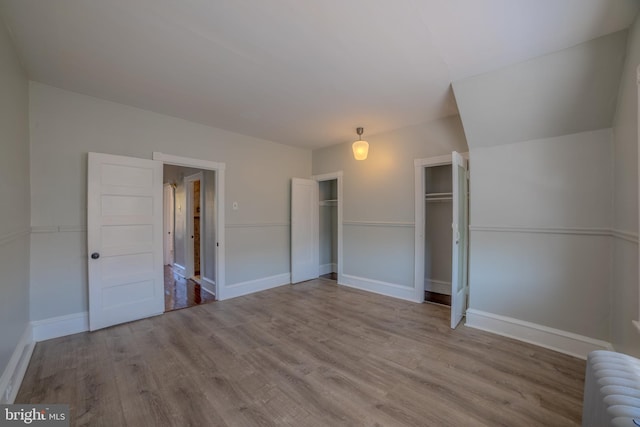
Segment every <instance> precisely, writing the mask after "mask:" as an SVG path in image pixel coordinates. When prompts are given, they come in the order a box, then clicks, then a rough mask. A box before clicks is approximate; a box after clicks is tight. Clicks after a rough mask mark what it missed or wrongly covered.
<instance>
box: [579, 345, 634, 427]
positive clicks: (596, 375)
mask: <svg viewBox="0 0 640 427" xmlns="http://www.w3.org/2000/svg"><path fill="white" fill-rule="evenodd" d="M582 426H583V427H606V426H615V427H638V426H640V360H639V359H636V358H635V357H631V356H627V355H625V354H621V353H615V352H612V351H605V350H597V351H593V352H591V353H589V356H588V357H587V371H586V378H585V383H584V402H583V408H582Z"/></svg>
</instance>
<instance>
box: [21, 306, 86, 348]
mask: <svg viewBox="0 0 640 427" xmlns="http://www.w3.org/2000/svg"><path fill="white" fill-rule="evenodd" d="M31 326H32V330H33V340H34V341H35V342H39V341H45V340H50V339H52V338H58V337H64V336H66V335H72V334H77V333H79V332H85V331H88V330H89V313H87V312H86V311H83V312H82V313H74V314H68V315H66V316H59V317H52V318H49V319H43V320H35V321H33V322H31Z"/></svg>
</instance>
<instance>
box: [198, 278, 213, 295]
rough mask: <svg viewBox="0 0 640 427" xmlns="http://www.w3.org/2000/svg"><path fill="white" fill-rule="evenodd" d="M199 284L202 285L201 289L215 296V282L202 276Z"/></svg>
mask: <svg viewBox="0 0 640 427" xmlns="http://www.w3.org/2000/svg"><path fill="white" fill-rule="evenodd" d="M200 286H202V289H204V290H205V291H207V292H209V293H210V294H211V295H213V296H216V282H214V281H213V280H211V279H207V278H206V277H203V278H202V283H201V284H200Z"/></svg>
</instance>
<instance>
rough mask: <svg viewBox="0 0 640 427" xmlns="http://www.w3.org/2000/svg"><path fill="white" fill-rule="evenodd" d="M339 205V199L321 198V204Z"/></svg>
mask: <svg viewBox="0 0 640 427" xmlns="http://www.w3.org/2000/svg"><path fill="white" fill-rule="evenodd" d="M337 205H338V200H337V199H330V200H320V206H337Z"/></svg>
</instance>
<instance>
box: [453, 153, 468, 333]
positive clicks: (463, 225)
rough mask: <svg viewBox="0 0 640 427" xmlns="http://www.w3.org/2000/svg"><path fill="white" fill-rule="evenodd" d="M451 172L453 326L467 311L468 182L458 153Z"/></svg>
mask: <svg viewBox="0 0 640 427" xmlns="http://www.w3.org/2000/svg"><path fill="white" fill-rule="evenodd" d="M451 173H452V174H453V223H452V224H451V228H452V231H453V233H452V234H453V236H452V237H453V245H452V247H453V251H452V252H453V253H452V258H451V327H452V328H455V327H456V326H458V323H460V320H462V317H463V316H464V314H465V312H466V310H467V294H468V287H469V286H468V281H467V253H468V252H467V246H468V241H469V231H468V230H469V226H468V218H469V217H468V203H467V193H468V181H467V161H466V159H464V158H463V157H462V156H461V155H460V153H457V152H455V151H454V152H453V153H452V167H451Z"/></svg>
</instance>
